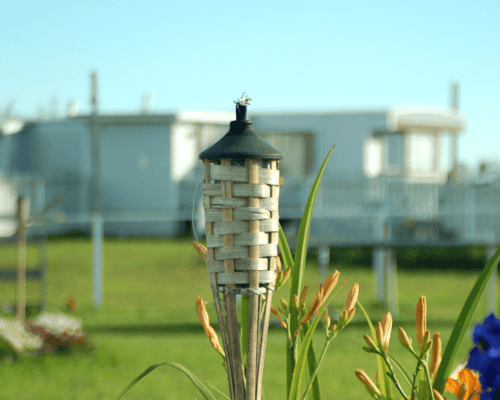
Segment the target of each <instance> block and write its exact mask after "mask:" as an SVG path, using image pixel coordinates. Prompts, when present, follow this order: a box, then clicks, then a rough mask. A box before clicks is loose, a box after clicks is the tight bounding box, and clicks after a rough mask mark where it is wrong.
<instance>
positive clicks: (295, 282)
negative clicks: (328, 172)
mask: <svg viewBox="0 0 500 400" xmlns="http://www.w3.org/2000/svg"><path fill="white" fill-rule="evenodd" d="M334 148H335V146H334V147H333V148H332V149H331V150H330V152H329V153H328V155H327V156H326V158H325V161H323V164H322V165H321V168H320V170H319V172H318V175H317V176H316V180H315V181H314V184H313V186H312V188H311V192H310V193H309V198H308V199H307V203H306V207H305V209H304V214H303V215H302V220H301V222H300V228H299V234H298V235H297V246H296V248H295V258H294V264H293V265H294V269H293V270H292V290H291V292H290V304H292V298H293V295H297V296H298V295H299V291H300V290H301V289H302V278H303V275H304V269H305V263H306V256H307V246H308V244H309V229H310V228H311V219H312V214H313V210H314V203H315V201H316V196H317V194H318V189H319V184H320V182H321V177H322V176H323V172H324V171H325V167H326V163H327V162H328V159H329V158H330V155H331V154H332V151H333V149H334ZM293 314H295V315H293ZM294 319H295V320H296V319H297V312H296V311H295V313H294V312H293V311H292V332H293V331H295V329H297V322H298V321H294ZM294 323H295V326H294Z"/></svg>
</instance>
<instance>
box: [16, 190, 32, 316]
mask: <svg viewBox="0 0 500 400" xmlns="http://www.w3.org/2000/svg"><path fill="white" fill-rule="evenodd" d="M28 216H29V200H28V198H27V197H24V196H19V197H18V198H17V218H18V228H17V307H16V316H17V320H18V321H19V322H21V323H24V320H25V318H26V237H27V234H26V220H27V219H28Z"/></svg>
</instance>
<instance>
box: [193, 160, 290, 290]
mask: <svg viewBox="0 0 500 400" xmlns="http://www.w3.org/2000/svg"><path fill="white" fill-rule="evenodd" d="M204 164H205V184H204V185H203V187H202V188H203V194H204V196H205V198H204V203H203V205H204V208H205V222H206V223H207V248H208V255H209V261H208V263H209V272H210V276H211V283H212V284H213V285H216V286H226V285H229V286H231V287H233V285H236V286H239V285H243V286H244V287H246V286H247V285H248V284H249V271H259V274H258V275H259V287H262V288H263V289H264V287H267V288H269V287H272V285H273V284H274V279H275V269H276V258H277V256H278V231H279V216H278V198H279V181H280V179H279V170H278V169H277V162H273V163H271V165H272V169H264V168H259V169H258V178H259V181H258V184H254V185H250V184H249V183H248V182H249V172H248V169H247V168H246V167H242V166H233V165H214V164H210V163H209V162H208V160H205V162H204ZM226 164H227V163H226ZM250 198H258V199H259V202H258V207H249V204H250V202H249V199H250ZM228 216H229V217H228ZM250 221H259V225H258V232H256V231H254V232H256V233H250ZM250 246H259V253H258V258H255V259H254V258H250ZM227 260H231V262H230V263H228V261H227ZM228 265H229V266H230V267H229V268H228Z"/></svg>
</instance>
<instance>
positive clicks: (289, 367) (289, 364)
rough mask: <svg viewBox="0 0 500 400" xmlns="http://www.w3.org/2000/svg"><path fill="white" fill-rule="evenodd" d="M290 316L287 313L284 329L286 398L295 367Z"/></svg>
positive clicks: (290, 387) (288, 396)
mask: <svg viewBox="0 0 500 400" xmlns="http://www.w3.org/2000/svg"><path fill="white" fill-rule="evenodd" d="M290 318H291V315H290V314H288V320H287V321H286V329H287V342H286V398H287V399H289V398H290V391H291V389H292V379H293V370H294V368H295V357H294V356H293V353H294V352H295V348H294V336H293V334H291V333H290Z"/></svg>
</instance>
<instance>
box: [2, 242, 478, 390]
mask: <svg viewBox="0 0 500 400" xmlns="http://www.w3.org/2000/svg"><path fill="white" fill-rule="evenodd" d="M37 258H38V254H37V249H36V248H34V247H30V248H29V251H28V265H30V264H31V265H34V264H35V263H36V262H37ZM15 261H16V249H15V247H13V246H8V245H2V246H1V247H0V267H2V266H7V265H15ZM330 267H331V269H332V271H333V269H338V270H339V271H340V272H341V280H340V281H341V282H343V279H344V278H347V285H346V287H345V288H344V289H343V291H342V292H341V293H340V295H339V297H338V298H336V299H334V301H333V302H332V304H333V308H334V309H337V310H338V309H341V308H342V306H343V304H344V301H345V297H346V295H347V293H348V290H349V287H350V286H351V285H352V284H353V283H354V282H358V283H359V284H360V301H361V302H362V303H363V305H365V308H367V310H368V312H369V314H370V316H371V317H372V319H373V320H380V319H381V318H382V316H383V315H384V313H385V311H386V310H385V309H383V308H380V307H377V306H376V304H375V302H374V296H373V286H374V283H373V277H372V273H371V270H369V269H366V268H357V267H355V266H342V265H331V266H330ZM478 275H479V272H477V271H476V272H472V273H466V272H463V273H459V272H457V271H453V272H452V273H446V272H443V271H439V272H437V271H433V272H429V271H423V270H416V271H401V272H400V273H399V274H398V283H399V304H400V318H399V319H398V320H396V321H395V324H394V328H393V335H392V342H391V351H392V352H393V353H394V355H399V354H400V355H401V356H402V358H403V359H406V360H407V361H408V362H409V361H410V357H406V354H405V353H404V350H403V348H402V347H401V345H400V344H399V343H398V342H397V336H396V332H397V327H398V326H403V327H404V328H405V330H406V331H407V332H408V333H409V334H410V335H413V337H414V336H415V329H414V325H413V319H414V315H415V304H416V302H417V300H418V298H419V296H421V295H425V296H427V304H428V328H429V329H430V330H431V333H434V332H436V331H439V332H440V333H441V334H442V337H443V341H444V344H446V341H447V338H448V337H449V335H450V333H451V329H452V327H453V322H454V320H455V319H456V318H457V316H458V314H459V312H460V310H461V307H462V305H463V303H464V301H465V297H466V295H467V294H468V292H469V291H470V289H471V288H472V286H473V285H474V282H475V280H476V279H477V276H478ZM305 283H306V284H308V285H309V287H310V290H309V301H310V300H311V299H312V297H313V296H314V293H315V291H316V288H317V285H318V283H319V273H318V267H317V262H315V261H314V260H311V261H310V262H309V263H308V268H307V274H306V277H305ZM287 290H288V288H287V287H286V286H285V287H284V288H283V289H282V290H281V293H280V292H278V293H277V294H276V296H275V299H274V304H275V305H278V304H279V297H281V296H283V297H285V298H288V294H287ZM38 293H39V288H38V284H36V283H29V284H28V302H36V301H38ZM91 293H92V284H91V242H90V239H76V240H69V239H66V240H52V241H49V245H48V305H49V309H50V308H59V309H64V307H65V304H66V301H67V299H68V297H70V296H75V297H76V298H77V299H78V302H79V306H78V309H77V312H76V315H77V316H78V317H80V318H81V319H82V320H83V323H84V328H85V329H86V330H87V331H88V335H89V337H90V340H91V341H92V343H93V344H95V346H96V349H95V350H94V352H93V353H92V354H90V355H87V354H73V355H70V356H57V357H54V356H45V357H40V358H38V359H34V360H32V359H24V360H21V361H20V362H17V363H14V364H0V387H1V389H0V399H113V398H115V397H116V396H117V395H118V394H119V393H120V392H121V390H122V389H123V388H124V387H126V386H127V384H128V383H129V382H130V381H131V380H132V379H134V378H135V377H136V376H137V375H138V374H139V373H141V372H142V371H143V370H144V369H146V368H147V367H148V366H150V365H152V364H155V363H159V362H162V361H172V362H178V363H181V364H183V365H185V366H186V367H187V368H189V369H191V370H192V371H193V372H195V373H196V374H197V375H198V376H199V377H200V379H201V380H202V381H203V382H210V383H211V384H213V385H214V386H215V387H217V388H219V389H221V390H222V391H223V392H227V383H226V376H225V372H224V370H223V368H222V366H221V359H220V356H218V355H217V354H216V352H215V351H214V350H213V349H212V348H211V347H210V345H209V342H208V339H207V338H206V337H205V335H204V333H203V330H202V329H201V328H200V327H199V323H198V319H197V316H196V313H195V304H196V298H197V296H198V295H201V296H202V297H203V298H204V299H205V300H206V301H208V302H209V303H211V301H212V294H211V290H210V287H209V284H208V279H207V273H206V267H205V264H204V263H203V261H202V260H201V258H200V257H199V256H198V255H197V253H196V252H195V251H194V249H193V247H192V244H191V241H178V240H177V241H173V240H111V239H109V240H106V241H105V244H104V296H103V299H104V304H103V306H102V307H101V308H100V309H99V310H95V309H94V307H93V305H92V296H91ZM4 301H9V302H14V301H15V285H14V284H12V283H0V303H2V302H4ZM485 303H486V302H485V299H484V298H483V299H482V300H481V302H480V304H479V306H478V310H477V313H476V316H475V318H474V321H476V322H477V321H480V320H481V319H482V318H483V317H484V314H485V311H486V304H485ZM208 310H209V313H210V317H211V321H212V322H213V323H214V325H215V321H216V317H215V312H214V310H213V307H211V306H209V307H208ZM367 333H368V326H367V325H366V323H364V321H363V316H362V313H361V312H360V310H358V313H357V315H356V317H355V320H353V322H352V324H351V326H349V327H348V328H347V329H346V330H345V331H344V332H342V333H341V335H339V336H338V337H337V338H336V339H335V340H334V341H333V343H332V345H331V346H330V348H329V351H328V356H327V358H326V360H325V362H324V365H323V369H322V371H321V372H320V378H321V385H322V390H323V392H324V395H323V398H324V399H325V400H326V399H333V398H335V399H342V400H349V399H353V400H354V399H361V398H368V395H367V394H365V389H364V387H363V385H362V384H361V383H359V382H358V381H357V380H356V378H355V376H354V369H355V368H363V369H365V370H366V371H367V372H368V373H369V374H370V375H371V376H372V377H373V376H374V374H375V370H376V360H375V357H374V356H372V355H369V354H366V353H365V352H364V351H363V350H362V349H361V348H362V347H363V346H364V345H365V344H364V340H363V335H364V334H367ZM316 336H317V340H316V349H317V351H318V352H319V350H320V345H321V344H322V342H323V338H322V330H321V329H318V333H317V335H316ZM414 342H415V339H414ZM284 347H285V338H284V332H282V331H281V329H278V328H275V329H272V330H271V332H270V337H269V342H268V347H267V356H266V369H265V374H264V375H265V376H264V391H265V394H266V398H267V399H284V397H285V396H284V389H285V376H284V370H285V368H284V365H285V355H284ZM469 349H470V340H469V339H468V338H467V339H466V342H465V343H464V345H463V346H462V349H461V353H460V355H459V359H457V363H458V362H460V361H462V360H463V358H465V357H466V355H467V353H468V351H469ZM407 365H408V367H410V366H411V365H412V364H411V363H410V364H407ZM216 397H218V396H216ZM125 398H126V399H196V398H201V396H200V395H199V394H198V393H197V392H196V390H195V389H194V388H193V387H192V385H191V383H190V382H189V380H188V379H187V377H185V376H184V375H183V374H182V373H180V372H179V371H177V370H174V369H171V368H169V367H162V368H160V369H158V370H156V371H153V372H152V373H151V374H150V375H149V376H148V377H146V378H145V379H144V380H142V381H141V382H139V384H138V385H137V386H136V387H134V388H133V389H132V390H131V391H130V392H129V393H128V394H127V395H126V396H125ZM221 398H222V397H221Z"/></svg>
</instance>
